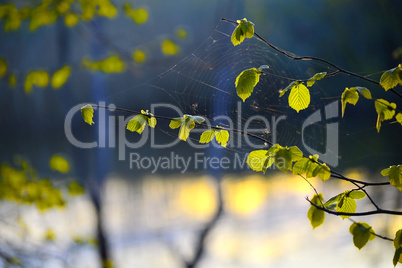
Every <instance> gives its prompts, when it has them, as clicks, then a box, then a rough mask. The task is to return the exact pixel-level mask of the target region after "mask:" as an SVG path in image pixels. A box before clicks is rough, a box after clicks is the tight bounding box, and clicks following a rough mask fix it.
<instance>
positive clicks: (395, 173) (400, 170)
mask: <svg viewBox="0 0 402 268" xmlns="http://www.w3.org/2000/svg"><path fill="white" fill-rule="evenodd" d="M381 175H383V176H384V177H385V176H388V178H389V182H390V183H391V185H392V186H394V187H395V188H396V189H398V190H399V191H402V165H397V166H390V167H389V168H386V169H384V170H382V171H381Z"/></svg>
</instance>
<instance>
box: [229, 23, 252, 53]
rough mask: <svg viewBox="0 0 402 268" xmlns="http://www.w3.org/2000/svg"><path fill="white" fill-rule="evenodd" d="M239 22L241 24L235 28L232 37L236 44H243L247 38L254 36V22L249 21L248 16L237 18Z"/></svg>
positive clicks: (233, 42)
mask: <svg viewBox="0 0 402 268" xmlns="http://www.w3.org/2000/svg"><path fill="white" fill-rule="evenodd" d="M237 23H239V24H238V25H237V27H236V28H235V29H234V31H233V33H232V37H231V41H232V44H233V45H234V46H237V45H239V44H241V43H242V42H243V41H244V39H245V38H252V37H253V36H254V23H252V22H251V21H247V19H246V18H244V19H242V20H237Z"/></svg>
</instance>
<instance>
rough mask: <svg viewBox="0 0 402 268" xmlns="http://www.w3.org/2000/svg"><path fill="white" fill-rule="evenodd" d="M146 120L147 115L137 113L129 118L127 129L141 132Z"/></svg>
mask: <svg viewBox="0 0 402 268" xmlns="http://www.w3.org/2000/svg"><path fill="white" fill-rule="evenodd" d="M147 121H148V117H147V116H146V115H144V114H138V115H136V116H134V117H133V118H131V119H130V121H128V123H127V129H128V130H130V131H131V132H134V131H136V132H138V134H141V133H142V132H143V131H144V128H145V125H146V123H147Z"/></svg>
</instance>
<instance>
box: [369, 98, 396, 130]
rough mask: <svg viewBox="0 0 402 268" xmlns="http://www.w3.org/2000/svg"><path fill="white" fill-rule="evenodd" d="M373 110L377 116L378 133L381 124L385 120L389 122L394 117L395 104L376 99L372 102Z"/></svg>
mask: <svg viewBox="0 0 402 268" xmlns="http://www.w3.org/2000/svg"><path fill="white" fill-rule="evenodd" d="M374 106H375V110H376V112H377V114H378V117H377V124H376V128H377V131H378V132H380V128H381V123H382V122H383V121H385V120H390V119H392V118H393V117H394V115H395V109H396V104H395V103H389V102H388V101H386V100H384V99H377V100H375V102H374Z"/></svg>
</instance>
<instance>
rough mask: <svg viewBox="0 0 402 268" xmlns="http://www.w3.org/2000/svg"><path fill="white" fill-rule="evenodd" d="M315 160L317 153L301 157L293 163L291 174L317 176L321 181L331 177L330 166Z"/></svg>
mask: <svg viewBox="0 0 402 268" xmlns="http://www.w3.org/2000/svg"><path fill="white" fill-rule="evenodd" d="M317 160H318V155H315V156H311V155H310V157H309V158H306V157H303V158H301V159H300V160H298V161H297V162H296V163H295V164H294V166H293V174H294V175H299V174H305V176H306V178H307V179H308V178H312V177H316V176H318V177H320V178H321V180H322V181H326V180H328V179H329V178H330V177H331V170H330V168H329V167H328V166H327V165H326V164H325V163H324V164H320V163H318V162H317Z"/></svg>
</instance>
